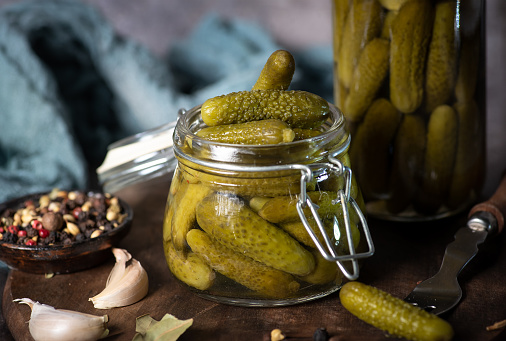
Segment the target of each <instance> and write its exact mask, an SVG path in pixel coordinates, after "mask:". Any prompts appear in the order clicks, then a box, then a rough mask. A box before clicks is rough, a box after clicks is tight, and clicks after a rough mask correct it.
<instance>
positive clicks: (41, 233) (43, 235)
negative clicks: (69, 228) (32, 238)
mask: <svg viewBox="0 0 506 341" xmlns="http://www.w3.org/2000/svg"><path fill="white" fill-rule="evenodd" d="M47 236H49V231H48V230H46V229H44V228H42V229H40V230H39V237H40V238H46V237H47Z"/></svg>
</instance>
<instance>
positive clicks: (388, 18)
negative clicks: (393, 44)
mask: <svg viewBox="0 0 506 341" xmlns="http://www.w3.org/2000/svg"><path fill="white" fill-rule="evenodd" d="M397 13H399V12H398V11H388V12H387V13H386V14H385V18H384V19H383V28H382V29H381V38H383V39H388V40H390V39H392V23H393V22H394V20H395V17H396V16H397Z"/></svg>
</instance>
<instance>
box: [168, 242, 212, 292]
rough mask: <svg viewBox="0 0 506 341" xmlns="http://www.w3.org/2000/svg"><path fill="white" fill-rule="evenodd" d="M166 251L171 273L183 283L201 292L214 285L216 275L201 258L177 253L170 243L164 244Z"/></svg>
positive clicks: (191, 254)
mask: <svg viewBox="0 0 506 341" xmlns="http://www.w3.org/2000/svg"><path fill="white" fill-rule="evenodd" d="M164 250H165V259H166V261H167V264H168V265H169V269H170V271H171V272H172V273H173V274H174V276H175V277H176V278H177V279H179V280H180V281H181V282H183V283H185V284H187V285H189V286H191V287H193V288H196V289H199V290H207V289H209V288H210V287H211V286H212V285H213V283H214V279H215V277H216V274H215V273H214V271H213V269H211V267H210V266H209V265H208V264H207V263H206V262H205V261H204V260H203V259H202V258H201V257H200V256H198V255H197V254H195V253H193V252H189V253H187V254H186V255H184V254H182V253H180V252H177V251H176V249H174V245H172V243H170V242H166V243H164Z"/></svg>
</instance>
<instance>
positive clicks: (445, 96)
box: [425, 1, 458, 112]
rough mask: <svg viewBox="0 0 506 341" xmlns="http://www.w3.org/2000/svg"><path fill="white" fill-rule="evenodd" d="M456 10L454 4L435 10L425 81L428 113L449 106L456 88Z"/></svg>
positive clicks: (439, 6)
mask: <svg viewBox="0 0 506 341" xmlns="http://www.w3.org/2000/svg"><path fill="white" fill-rule="evenodd" d="M456 7H457V3H456V2H455V1H444V2H440V3H437V4H436V7H435V14H434V26H433V29H432V39H431V41H430V45H429V52H428V56H427V66H426V77H425V107H426V111H427V112H432V110H434V109H435V108H436V107H437V106H439V105H442V104H447V102H448V100H449V99H450V97H451V96H452V94H453V89H454V87H455V81H456V76H457V46H458V45H457V41H456V40H455V25H456V23H455V20H456V18H457V17H456Z"/></svg>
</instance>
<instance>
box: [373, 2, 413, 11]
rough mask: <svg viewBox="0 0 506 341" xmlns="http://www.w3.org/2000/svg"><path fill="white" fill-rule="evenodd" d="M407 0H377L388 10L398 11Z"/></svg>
mask: <svg viewBox="0 0 506 341" xmlns="http://www.w3.org/2000/svg"><path fill="white" fill-rule="evenodd" d="M407 1H408V0H379V2H380V4H381V6H383V7H385V8H386V9H388V10H390V11H398V10H399V9H400V8H401V7H402V5H404V4H405V3H406V2H407Z"/></svg>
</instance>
